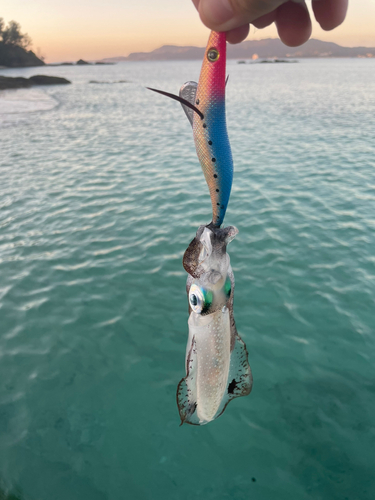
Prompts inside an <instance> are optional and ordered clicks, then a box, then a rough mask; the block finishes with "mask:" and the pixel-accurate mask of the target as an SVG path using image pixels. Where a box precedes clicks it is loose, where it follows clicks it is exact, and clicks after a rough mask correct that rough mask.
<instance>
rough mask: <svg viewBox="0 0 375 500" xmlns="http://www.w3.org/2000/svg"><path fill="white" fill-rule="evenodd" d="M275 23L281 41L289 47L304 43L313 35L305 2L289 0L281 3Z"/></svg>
mask: <svg viewBox="0 0 375 500" xmlns="http://www.w3.org/2000/svg"><path fill="white" fill-rule="evenodd" d="M275 24H276V27H277V31H278V34H279V37H280V39H281V41H282V42H283V43H284V44H285V45H288V46H289V47H297V46H298V45H302V44H303V43H305V42H307V40H308V39H309V38H310V36H311V32H312V25H311V19H310V15H309V11H308V10H307V7H306V5H305V4H300V3H294V2H287V3H285V4H283V5H281V6H280V7H279V8H278V9H277V12H276V20H275Z"/></svg>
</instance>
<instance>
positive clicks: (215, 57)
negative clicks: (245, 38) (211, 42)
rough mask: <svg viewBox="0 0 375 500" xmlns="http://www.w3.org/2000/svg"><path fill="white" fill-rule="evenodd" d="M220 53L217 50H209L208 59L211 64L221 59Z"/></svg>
mask: <svg viewBox="0 0 375 500" xmlns="http://www.w3.org/2000/svg"><path fill="white" fill-rule="evenodd" d="M219 55H220V54H219V51H218V50H217V49H215V48H211V49H208V51H207V59H208V60H209V61H210V62H215V61H217V60H218V59H219Z"/></svg>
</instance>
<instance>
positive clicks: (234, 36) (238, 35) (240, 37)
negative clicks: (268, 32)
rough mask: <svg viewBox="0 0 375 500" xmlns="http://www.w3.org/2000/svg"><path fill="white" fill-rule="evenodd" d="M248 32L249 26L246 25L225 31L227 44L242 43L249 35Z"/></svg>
mask: <svg viewBox="0 0 375 500" xmlns="http://www.w3.org/2000/svg"><path fill="white" fill-rule="evenodd" d="M249 30H250V26H249V25H248V24H244V25H242V26H239V27H238V28H234V29H232V30H229V31H227V42H229V43H233V44H235V43H241V42H243V41H244V40H245V39H246V37H247V35H248V34H249Z"/></svg>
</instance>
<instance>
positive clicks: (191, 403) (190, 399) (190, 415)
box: [177, 337, 199, 425]
mask: <svg viewBox="0 0 375 500" xmlns="http://www.w3.org/2000/svg"><path fill="white" fill-rule="evenodd" d="M196 349H197V348H196V342H195V338H194V337H193V339H192V342H191V347H190V351H189V355H188V357H187V360H186V373H187V375H186V377H185V378H183V379H182V380H181V381H180V383H179V384H178V387H177V405H178V411H179V413H180V418H181V425H182V424H183V423H184V422H186V423H188V424H192V425H199V418H198V416H197V412H196V409H197V389H196V377H197V351H196Z"/></svg>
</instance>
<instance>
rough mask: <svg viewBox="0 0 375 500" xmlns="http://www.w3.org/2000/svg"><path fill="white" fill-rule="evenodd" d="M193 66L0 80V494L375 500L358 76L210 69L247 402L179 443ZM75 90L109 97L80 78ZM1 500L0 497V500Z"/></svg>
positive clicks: (369, 85)
mask: <svg viewBox="0 0 375 500" xmlns="http://www.w3.org/2000/svg"><path fill="white" fill-rule="evenodd" d="M199 68H200V62H199V61H196V62H178V63H173V62H168V63H124V64H118V65H116V66H103V67H77V68H75V67H56V68H42V69H41V68H33V69H25V70H7V71H1V72H0V73H1V74H7V75H11V76H13V75H22V76H30V75H32V74H37V73H42V72H43V73H46V74H53V75H57V76H64V77H67V78H69V79H70V80H72V81H73V85H71V86H66V87H62V86H61V87H50V88H46V89H41V88H40V89H33V90H29V91H22V92H18V94H14V93H10V92H7V93H5V94H4V93H3V94H2V95H0V146H1V168H0V276H1V281H0V358H1V359H0V485H1V488H0V489H2V491H3V492H13V493H15V494H17V495H18V496H19V497H20V498H21V499H22V500H67V499H69V500H119V499H124V498H129V499H135V500H138V499H140V500H148V499H157V500H158V499H165V500H169V499H171V500H172V499H183V500H185V499H191V498H194V499H202V500H211V499H212V500H216V499H219V500H221V499H223V500H224V499H236V500H237V499H238V500H242V499H246V500H247V499H253V500H273V499H275V500H284V499H285V500H291V499H293V500H294V499H297V500H304V499H314V500H316V499H317V500H320V499H321V500H323V499H324V500H336V499H340V500H345V499H348V500H364V499H366V500H372V499H373V498H375V482H374V467H375V454H374V447H375V425H374V414H375V369H374V355H375V318H374V299H375V256H374V248H375V145H374V130H375V62H374V61H372V60H304V61H301V62H300V63H299V64H289V65H288V64H285V65H283V64H278V65H237V64H236V62H235V61H231V62H230V63H229V68H228V72H229V74H230V80H229V83H228V95H227V115H228V129H229V135H230V139H231V144H232V150H233V156H234V164H235V178H234V187H233V191H232V197H231V201H230V204H229V208H228V212H227V217H226V224H234V225H236V226H237V227H238V229H239V231H240V233H239V235H238V237H237V238H236V239H235V240H234V241H233V243H231V245H230V247H229V253H230V256H231V261H232V266H233V269H234V273H235V277H236V291H235V304H234V306H235V308H234V312H235V318H236V321H237V327H238V330H239V332H240V334H241V336H242V338H243V339H244V340H245V342H246V344H247V347H248V351H249V360H250V364H251V367H252V370H253V376H254V387H253V392H252V394H251V395H250V396H249V397H247V398H240V399H237V400H235V401H234V402H232V403H231V404H230V405H229V407H228V408H227V410H226V412H225V413H224V414H223V416H222V417H220V418H219V419H218V420H216V421H215V422H213V423H211V424H209V425H207V426H204V427H199V428H195V427H191V426H183V427H179V417H178V412H177V407H176V401H175V392H176V386H177V383H178V381H179V380H180V379H181V378H182V376H183V375H184V356H185V345H186V340H187V299H186V296H185V272H184V271H183V268H182V263H181V259H182V255H183V253H184V250H185V249H186V247H187V245H188V243H189V242H190V240H191V239H192V237H193V236H194V234H195V231H196V229H197V227H198V226H199V225H200V224H202V223H208V222H209V220H210V201H209V196H208V191H207V187H206V185H205V182H204V178H203V175H202V173H201V170H200V167H199V165H198V163H197V159H196V155H195V150H194V146H193V140H192V135H191V128H190V125H189V123H188V121H187V120H186V118H185V116H184V114H183V112H182V110H181V109H180V107H179V105H178V104H177V103H174V102H172V101H168V100H167V99H166V98H163V97H161V96H156V95H154V94H152V93H151V92H149V91H147V90H145V89H144V86H145V85H150V86H152V87H156V88H161V89H165V90H167V91H170V92H175V93H176V92H177V91H178V89H179V86H180V84H181V83H183V82H185V81H186V80H189V79H196V78H197V76H198V74H199ZM91 80H96V81H102V82H103V81H105V82H119V81H121V80H127V81H128V83H125V82H121V83H99V84H98V83H96V84H94V83H89V82H90V81H91ZM0 496H1V492H0Z"/></svg>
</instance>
